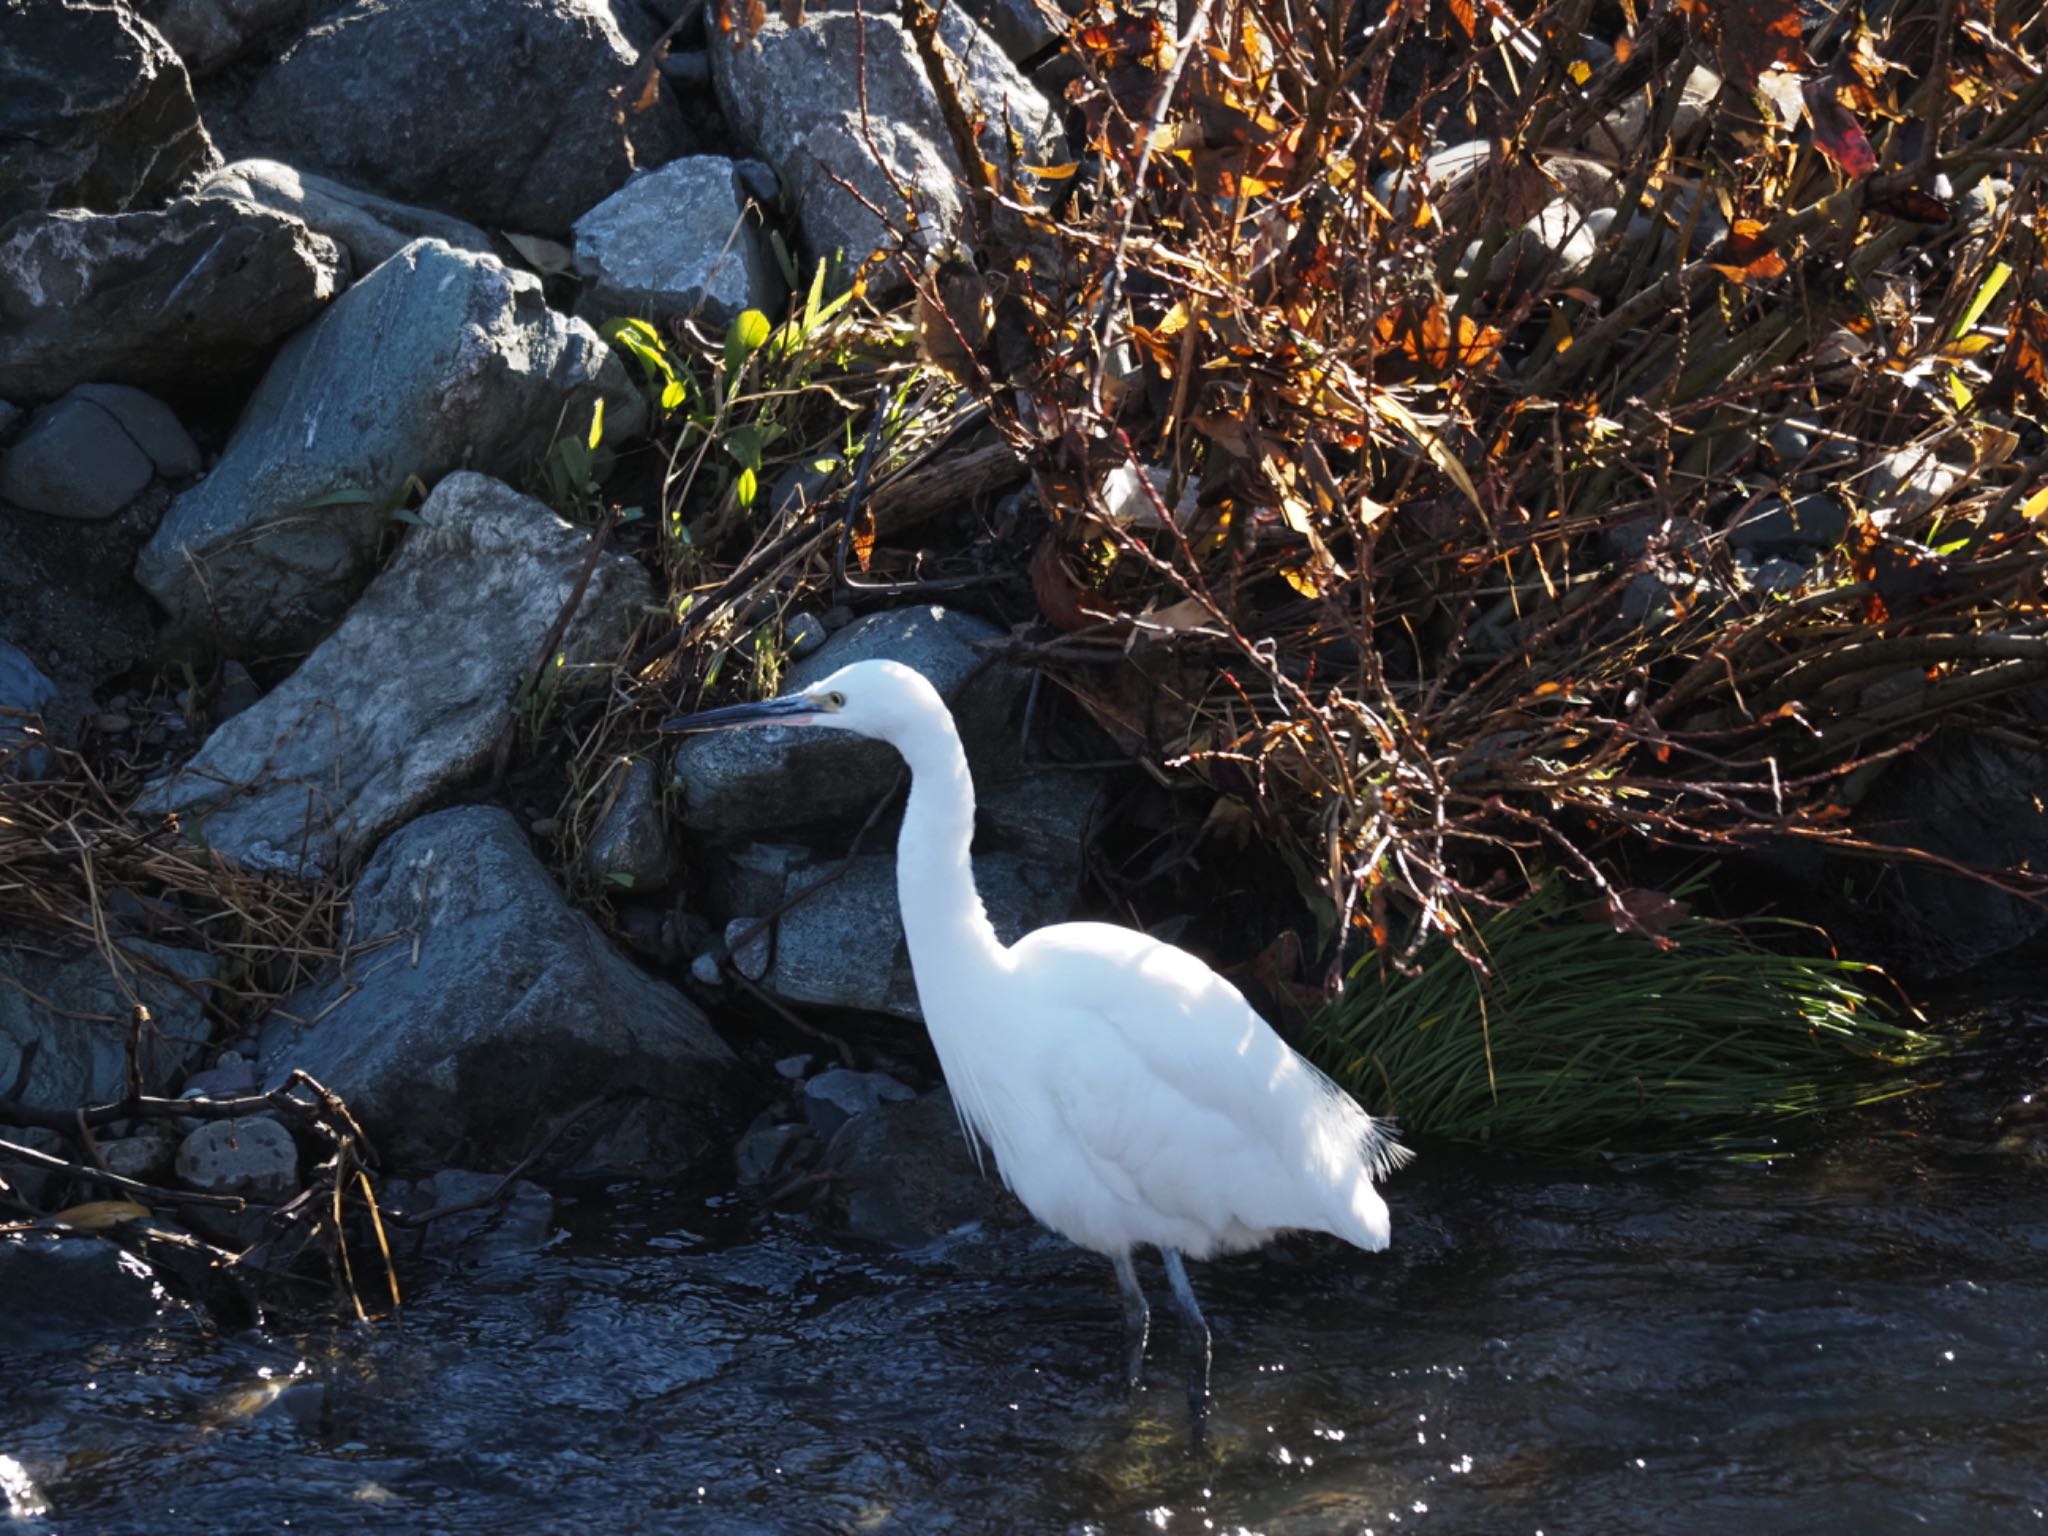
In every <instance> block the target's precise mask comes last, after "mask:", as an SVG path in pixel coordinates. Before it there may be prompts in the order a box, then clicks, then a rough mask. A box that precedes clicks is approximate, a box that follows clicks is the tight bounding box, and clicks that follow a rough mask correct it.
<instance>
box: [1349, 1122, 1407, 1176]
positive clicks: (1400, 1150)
mask: <svg viewBox="0 0 2048 1536" xmlns="http://www.w3.org/2000/svg"><path fill="white" fill-rule="evenodd" d="M1400 1134H1401V1127H1400V1126H1399V1125H1397V1124H1396V1123H1395V1121H1394V1118H1393V1116H1391V1115H1367V1116H1366V1117H1365V1136H1364V1138H1363V1139H1362V1141H1361V1142H1360V1144H1359V1149H1358V1150H1359V1154H1360V1156H1362V1157H1363V1158H1364V1159H1365V1166H1366V1167H1367V1168H1369V1169H1371V1170H1372V1176H1373V1177H1374V1178H1375V1179H1384V1178H1385V1177H1386V1176H1387V1175H1388V1174H1390V1173H1392V1172H1393V1171H1394V1170H1395V1169H1397V1168H1405V1167H1407V1166H1408V1165H1409V1164H1410V1163H1412V1162H1414V1161H1415V1149H1414V1148H1413V1147H1404V1146H1402V1145H1401V1143H1400V1142H1399V1141H1398V1140H1396V1138H1397V1137H1398V1136H1399V1135H1400Z"/></svg>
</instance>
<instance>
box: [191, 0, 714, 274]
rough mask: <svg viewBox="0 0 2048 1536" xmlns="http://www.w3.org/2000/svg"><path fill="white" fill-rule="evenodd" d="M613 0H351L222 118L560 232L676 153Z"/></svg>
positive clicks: (237, 142)
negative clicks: (640, 90)
mask: <svg viewBox="0 0 2048 1536" xmlns="http://www.w3.org/2000/svg"><path fill="white" fill-rule="evenodd" d="M651 40H652V38H651V33H650V31H649V29H648V28H647V27H646V25H645V24H644V23H643V22H642V21H641V19H640V18H639V16H638V15H637V14H636V13H635V8H634V7H633V6H631V5H630V4H628V3H625V0H356V3H355V4H352V5H346V6H343V7H342V8H341V9H339V10H337V11H335V12H334V13H333V14H331V15H330V16H328V17H327V18H326V19H325V20H323V21H322V22H321V23H320V24H319V25H317V26H315V27H314V28H312V30H310V31H309V32H307V33H306V34H305V35H304V36H303V37H301V38H300V39H299V40H298V41H297V42H295V43H294V44H293V45H292V46H291V47H290V48H289V49H288V50H287V51H286V52H285V53H284V55H283V56H282V57H281V58H279V59H278V60H277V62H276V63H274V64H272V65H270V66H269V67H268V68H267V69H266V70H264V71H263V73H262V74H261V75H260V76H259V77H258V78H257V79H256V81H255V83H254V84H253V85H252V86H251V87H250V89H249V92H248V94H247V96H246V97H245V98H244V100H243V101H242V103H241V106H240V110H239V112H237V113H236V114H234V117H233V120H232V121H231V122H224V123H223V124H222V126H221V129H220V132H221V136H222V138H223V140H224V141H225V142H227V143H229V144H230V145H231V147H233V149H234V150H235V153H236V154H238V155H273V156H276V157H277V158H278V159H281V160H287V161H289V162H291V163H292V164H293V165H297V166H301V167H304V168H305V169H307V170H314V171H320V172H323V173H325V174H327V175H330V176H333V177H335V178H337V179H338V180H341V181H344V182H347V183H348V184H350V185H351V186H360V187H367V188H370V189H371V190H373V191H377V192H381V193H383V194H385V195H386V196H388V197H395V198H398V199H400V200H401V201H403V202H409V203H425V204H428V205H430V206H435V207H440V208H445V209H447V210H448V211H449V212H451V213H455V214H459V215H461V216H462V217H463V218H465V219H471V220H474V221H475V222H477V223H480V224H493V225H503V226H507V227H510V228H512V229H517V230H526V231H529V232H533V233H539V234H549V235H560V234H564V233H566V232H567V230H568V228H569V225H570V224H571V223H573V222H574V221H575V218H576V216H577V215H578V214H580V213H582V212H583V211H584V210H585V209H586V208H589V207H590V206H591V205H592V204H594V203H596V202H597V201H598V200H599V199H601V198H602V197H604V196H605V194H606V193H608V192H611V191H612V190H614V189H615V188H617V187H619V186H620V185H621V184H623V183H624V181H625V180H626V178H627V176H629V175H630V174H631V173H632V171H633V169H634V168H635V167H636V166H649V165H660V164H661V163H662V162H664V161H666V160H670V159H673V158H674V157H675V156H676V155H678V154H681V153H682V152H683V151H684V150H686V149H688V148H689V147H690V146H689V142H688V129H687V128H686V127H685V125H684V122H683V117H682V112H681V109H680V108H679V107H678V106H677V105H676V103H675V101H674V99H673V98H672V97H670V96H669V95H668V94H667V92H666V90H665V89H663V88H661V87H660V86H659V85H658V84H657V86H656V88H655V94H654V95H653V96H652V97H651V98H647V99H644V100H643V99H642V98H640V97H639V96H637V95H636V94H634V92H635V89H636V87H637V84H638V82H637V80H636V79H635V64H636V62H637V60H638V58H639V54H640V50H641V48H642V47H644V46H645V45H646V44H647V43H648V42H649V41H651Z"/></svg>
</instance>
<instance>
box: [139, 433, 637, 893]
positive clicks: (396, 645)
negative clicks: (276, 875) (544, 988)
mask: <svg viewBox="0 0 2048 1536" xmlns="http://www.w3.org/2000/svg"><path fill="white" fill-rule="evenodd" d="M419 515H420V522H421V526H420V527H418V528H416V529H414V530H413V532H412V534H411V535H410V536H409V537H408V538H407V539H406V541H405V544H404V545H403V546H402V547H401V548H400V550H399V552H398V555H397V558H396V559H394V560H393V561H392V562H391V566H390V568H389V569H388V570H386V571H385V572H384V573H383V574H382V575H381V576H379V577H378V578H377V580H376V581H374V582H373V583H371V585H370V588H369V590H368V591H366V592H365V593H364V594H363V596H362V598H361V599H360V600H359V601H358V602H357V603H356V605H355V606H354V607H353V608H352V609H350V611H349V615H348V618H347V619H346V620H345V621H344V622H343V623H342V625H341V627H340V628H338V629H337V630H335V631H334V633H333V634H332V635H330V636H329V637H328V638H327V639H326V640H325V641H324V642H322V644H321V645H320V647H319V649H317V650H315V651H314V652H313V654H312V655H310V656H308V657H307V658H306V660H305V662H304V663H303V664H302V665H301V666H300V667H299V669H298V670H297V671H296V672H294V673H293V674H292V675H291V676H290V677H288V678H286V679H285V680H284V682H282V683H280V684H279V685H278V686H277V687H276V688H274V689H272V690H271V692H270V693H268V694H267V695H265V696H264V698H263V699H262V700H261V702H259V703H257V704H254V705H252V706H251V707H250V708H248V709H246V710H244V711H243V712H242V713H240V714H238V715H236V716H235V717H234V718H233V719H231V720H228V721H227V722H226V723H224V724H223V725H221V726H220V728H219V729H217V730H216V731H215V732H214V733H213V734H212V735H211V736H209V737H208V738H207V739H206V743H205V745H203V746H202V747H201V748H200V749H199V752H198V754H197V755H196V756H195V757H194V758H193V759H192V761H191V762H189V763H188V764H186V765H185V767H184V768H182V769H181V770H180V771H179V772H178V773H176V774H175V775H173V776H172V777H171V778H170V779H168V780H166V781H165V782H163V783H161V784H158V785H155V786H152V787H151V789H150V790H149V791H148V792H147V793H146V794H145V795H144V796H143V797H142V799H141V800H140V801H139V802H138V804H139V807H140V808H141V809H142V810H143V811H145V812H146V813H154V812H158V811H166V810H177V811H180V812H182V813H183V814H184V816H185V818H186V820H187V825H188V826H190V827H192V828H194V829H196V830H197V832H198V835H199V836H200V837H202V838H203V839H204V841H205V842H206V844H207V846H208V847H210V848H212V849H214V850H215V851H216V852H218V853H222V854H225V855H227V856H228V857H230V858H232V859H235V860H237V861H238V862H240V863H243V864H246V865H249V866H251V867H253V868H260V869H269V870H277V871H282V872H286V873H290V874H302V875H307V876H317V875H321V874H326V873H330V872H334V871H337V870H339V869H341V868H342V867H344V866H345V865H347V864H348V863H350V862H351V861H353V860H354V859H356V858H357V857H359V856H360V855H361V854H363V853H365V852H366V851H367V850H368V849H369V848H370V847H371V846H372V845H374V844H375V843H376V841H377V840H378V839H379V838H381V837H382V836H383V835H384V834H385V833H386V832H388V831H390V830H391V829H392V828H393V827H395V826H397V825H399V823H401V822H403V821H405V820H406V819H407V818H409V817H411V816H413V815H414V814H416V813H417V812H418V811H419V810H420V809H421V807H423V806H425V805H427V804H430V803H431V802H432V801H434V800H435V799H436V798H438V797H439V796H441V795H444V794H446V793H447V791H449V790H450V789H452V788H454V787H455V786H456V785H458V784H460V783H462V782H463V781H464V780H465V779H468V778H469V777H471V776H472V775H473V774H475V773H476V772H477V770H478V769H479V768H481V767H482V766H483V765H484V763H485V762H486V760H487V759H488V758H489V756H490V753H491V750H492V748H493V746H494V745H495V744H496V742H497V740H498V737H499V735H500V734H501V732H502V731H503V730H504V729H505V727H506V725H507V724H508V722H509V721H510V720H511V718H512V711H513V708H514V697H515V694H516V692H517V689H518V686H519V684H520V682H521V681H522V680H523V678H524V677H525V675H526V671H527V668H528V667H529V666H530V664H531V663H532V661H533V658H534V655H535V653H536V651H537V650H538V648H539V646H540V643H541V641H542V639H543V638H544V637H545V636H546V634H547V633H548V629H549V627H550V626H551V625H552V624H553V623H554V621H555V617H556V615H557V614H559V613H560V612H561V610H562V606H563V604H564V603H566V602H567V601H568V598H569V594H570V591H571V590H572V588H573V586H574V584H575V581H576V579H577V576H578V574H579V573H580V572H581V571H582V569H583V566H584V562H585V560H586V557H587V555H588V550H589V537H590V536H589V535H588V534H587V533H586V532H584V531H583V530H581V529H578V528H574V527H572V526H570V525H569V524H568V523H566V522H564V521H563V520H562V519H561V518H559V517H557V516H556V515H555V514H554V513H553V512H551V511H549V510H548V509H547V508H546V507H544V506H542V505H541V504H540V503H539V502H537V501H534V500H532V499H530V498H528V497H525V496H521V495H519V494H518V493H517V492H515V491H513V490H511V489H509V488H508V487H506V486H504V485H501V484H500V483H498V482H497V481H495V480H490V479H487V478H486V477H484V476H482V475H478V474H471V473H468V472H462V473H458V474H453V475H450V476H449V477H448V478H447V479H446V480H443V481H442V482H441V484H440V485H438V486H436V487H435V489H434V493H433V494H432V495H431V496H429V497H428V498H427V501H426V505H424V506H423V507H421V509H420V514H419ZM651 600H652V588H651V585H650V583H649V582H648V579H647V574H646V572H645V571H643V570H642V569H641V568H640V567H639V566H638V565H636V564H635V563H634V562H633V561H632V560H630V559H629V558H627V557H626V556H624V555H618V554H607V555H605V556H604V557H602V558H600V560H599V561H598V563H597V566H596V569H595V570H594V571H593V572H592V574H591V577H590V581H589V585H588V586H587V587H586V588H585V590H584V593H583V598H582V602H581V605H580V606H579V607H578V609H577V611H576V617H575V619H574V621H573V622H572V623H571V624H570V626H569V628H568V630H567V633H566V634H565V636H564V639H563V642H562V647H561V650H562V654H563V655H564V656H566V657H567V658H568V661H569V664H570V666H571V667H573V666H575V664H577V663H579V662H584V661H589V660H594V659H604V658H608V657H609V656H610V655H611V654H612V653H613V651H614V650H615V649H616V648H617V647H618V646H619V645H620V644H621V643H622V642H623V640H624V638H625V635H626V633H627V631H628V630H629V629H630V628H631V627H632V625H633V624H635V623H636V622H637V621H638V620H639V618H640V615H641V613H642V612H643V610H644V609H645V608H646V606H647V605H648V603H649V602H650V601H651ZM568 675H570V676H573V675H574V674H573V672H572V673H570V674H568ZM550 686H553V680H550Z"/></svg>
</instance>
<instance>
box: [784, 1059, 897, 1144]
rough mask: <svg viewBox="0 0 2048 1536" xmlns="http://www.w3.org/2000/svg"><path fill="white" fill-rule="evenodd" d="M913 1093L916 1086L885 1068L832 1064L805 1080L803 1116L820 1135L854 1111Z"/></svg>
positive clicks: (893, 1100)
mask: <svg viewBox="0 0 2048 1536" xmlns="http://www.w3.org/2000/svg"><path fill="white" fill-rule="evenodd" d="M916 1097H917V1092H916V1090H915V1089H913V1088H911V1087H910V1085H909V1084H907V1083H901V1082H898V1081H897V1080H896V1079H895V1078H893V1077H891V1076H890V1075H889V1074H888V1073H886V1072H855V1071H853V1070H852V1069H851V1068H848V1067H832V1068H830V1069H829V1070H827V1071H824V1072H820V1073H819V1074H818V1075H817V1076H816V1077H814V1078H811V1079H810V1080H809V1081H807V1082H806V1083H805V1084H804V1119H805V1120H807V1121H808V1122H809V1123H810V1127H811V1129H812V1130H814V1131H816V1132H817V1133H818V1134H819V1135H820V1136H830V1135H831V1134H832V1133H833V1132H834V1131H836V1130H838V1129H839V1127H840V1126H842V1125H844V1124H846V1122H847V1121H849V1120H851V1119H852V1118H853V1117H854V1116H855V1115H865V1114H867V1113H868V1112H869V1111H870V1110H874V1109H877V1108H879V1107H881V1106H882V1105H884V1104H895V1103H899V1102H902V1101H904V1100H907V1099H914V1098H916Z"/></svg>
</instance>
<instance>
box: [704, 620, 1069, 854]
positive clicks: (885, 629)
mask: <svg viewBox="0 0 2048 1536" xmlns="http://www.w3.org/2000/svg"><path fill="white" fill-rule="evenodd" d="M1002 637H1003V635H1002V631H1001V630H999V629H997V628H996V627H995V626H994V625H993V624H990V623H988V622H987V621H986V620H984V619H978V618H975V617H974V616H973V615H971V614H964V613H958V612H955V611H953V610H951V609H947V608H939V607H929V606H925V607H911V608H894V609H890V610H888V611H886V612H883V613H877V614H872V615H870V616H869V617H867V618H865V619H861V620H859V621H858V622H856V623H853V624H849V625H848V626H847V627H846V628H844V629H842V630H840V631H839V632H838V633H836V634H835V635H833V636H832V638H831V639H830V640H828V641H827V642H826V643H825V644H824V645H823V646H822V647H820V648H819V649H818V650H817V651H815V652H813V653H812V654H811V655H808V656H806V657H804V659H803V660H801V661H798V662H795V663H793V664H792V665H791V666H790V667H789V669H788V671H787V672H786V673H785V674H784V677H783V684H782V686H783V691H784V692H791V691H794V690H796V689H800V688H808V687H810V686H811V685H813V684H814V683H819V682H822V681H823V680H824V679H825V678H827V677H829V676H830V675H831V674H832V673H834V672H836V671H838V670H839V669H840V668H841V667H844V666H848V665H850V664H851V663H853V662H856V661H866V660H869V659H871V658H874V657H877V656H880V657H886V658H888V659H889V660H891V661H900V662H902V663H903V664H904V665H905V666H909V667H915V668H916V669H917V670H918V671H920V672H922V673H923V674H924V675H925V677H926V678H927V679H928V680H929V681H930V682H931V684H932V686H933V687H935V688H937V689H938V690H939V692H940V693H941V694H943V695H945V696H946V698H947V699H948V700H949V701H950V702H951V704H952V707H953V719H954V723H955V724H956V725H958V726H959V728H960V737H961V741H962V742H963V744H964V745H965V746H966V748H967V761H968V765H969V766H970V767H971V768H972V769H973V771H974V787H975V797H976V801H977V803H978V804H979V806H980V809H981V819H982V821H983V823H984V825H985V826H987V828H988V829H989V830H990V831H991V832H993V833H995V834H996V835H997V836H998V837H999V838H1000V839H1002V840H1003V842H1004V843H1005V844H1007V845H1008V846H1009V847H1011V848H1013V849H1015V850H1017V851H1018V852H1021V853H1025V854H1028V855H1030V856H1032V857H1034V858H1037V859H1040V860H1044V861H1049V862H1052V863H1055V864H1062V865H1066V866H1068V867H1070V868H1072V869H1075V870H1078V864H1079V859H1080V856H1081V845H1082V842H1083V840H1084V838H1085V834H1086V832H1087V829H1088V823H1089V821H1090V819H1091V817H1092V816H1093V814H1094V808H1095V805H1096V803H1097V801H1098V800H1099V799H1100V796H1101V786H1100V784H1099V782H1098V781H1097V780H1095V779H1094V778H1093V777H1091V776H1090V775H1087V774H1075V773H1061V772H1059V771H1058V770H1056V769H1047V768H1045V767H1043V766H1040V765H1037V764H1033V763H1030V762H1028V761H1026V759H1025V757H1024V754H1023V752H1022V751H1021V749H1020V747H1019V743H1018V738H1017V732H1016V728H1015V721H1014V716H1015V715H1016V713H1017V709H1018V705H1019V704H1020V703H1021V701H1022V699H1023V696H1024V692H1025V689H1026V688H1027V687H1028V686H1029V685H1030V674H1028V673H1027V672H1024V671H1023V670H1021V669H1019V668H1017V667H1014V666H1009V665H1005V664H1001V663H997V664H994V665H990V664H989V661H988V655H987V648H988V647H990V646H992V645H994V644H995V643H996V642H997V641H999V640H1001V639H1002ZM902 767H903V760H902V759H901V758H900V757H898V756H897V755H896V753H895V751H894V749H892V748H890V747H888V746H885V745H884V744H883V743H881V742H878V741H867V740H865V739H863V738H861V737H858V736H852V735H848V734H846V733H844V732H840V731H817V730H804V729H797V728H791V727H787V726H765V727H760V728H757V729H754V730H748V731H720V732H715V733H707V734H705V735H701V736H686V737H684V738H683V740H682V742H681V743H680V744H679V745H678V746H677V748H676V751H675V759H674V773H675V778H676V780H677V782H678V783H679V784H680V786H681V789H682V794H681V807H680V814H681V821H682V825H683V826H685V827H687V828H689V829H690V830H692V831H695V832H698V833H701V834H704V835H706V836H708V837H712V838H722V839H725V840H734V839H738V838H743V837H744V838H758V837H761V836H763V835H764V834H771V833H778V832H786V831H789V830H791V829H794V828H798V827H805V826H813V825H817V824H819V823H824V822H833V821H845V820H848V819H852V820H855V821H858V820H859V819H860V818H861V817H864V816H866V815H867V813H868V812H869V811H870V810H872V809H873V807H874V803H875V801H876V800H877V799H879V798H880V797H881V796H882V795H884V794H886V793H887V792H888V790H889V788H890V786H891V785H893V784H894V783H895V782H896V778H897V775H898V774H899V773H900V772H901V771H902Z"/></svg>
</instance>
